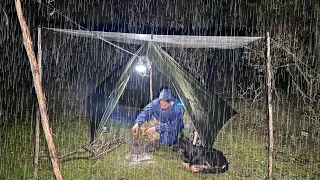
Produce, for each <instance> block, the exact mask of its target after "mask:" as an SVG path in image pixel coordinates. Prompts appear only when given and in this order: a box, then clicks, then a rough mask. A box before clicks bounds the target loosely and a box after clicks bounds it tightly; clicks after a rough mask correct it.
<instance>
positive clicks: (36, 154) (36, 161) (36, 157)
mask: <svg viewBox="0 0 320 180" xmlns="http://www.w3.org/2000/svg"><path fill="white" fill-rule="evenodd" d="M38 65H39V75H40V84H41V81H42V48H41V27H40V26H38ZM35 126H36V127H35V144H34V161H33V178H34V179H37V178H38V167H39V149H40V148H39V146H40V145H39V144H40V143H39V134H40V110H39V107H38V108H37V114H36V123H35Z"/></svg>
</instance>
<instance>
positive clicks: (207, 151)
mask: <svg viewBox="0 0 320 180" xmlns="http://www.w3.org/2000/svg"><path fill="white" fill-rule="evenodd" d="M179 145H180V147H179V152H180V155H181V161H182V165H183V166H184V167H185V168H186V169H188V170H190V171H191V172H194V173H196V172H198V173H212V174H218V173H224V172H226V171H227V170H228V161H227V159H226V157H225V156H224V155H223V153H222V152H221V151H219V150H216V149H214V148H206V147H203V146H195V145H193V144H192V142H190V141H189V140H187V139H185V138H183V139H180V142H179Z"/></svg>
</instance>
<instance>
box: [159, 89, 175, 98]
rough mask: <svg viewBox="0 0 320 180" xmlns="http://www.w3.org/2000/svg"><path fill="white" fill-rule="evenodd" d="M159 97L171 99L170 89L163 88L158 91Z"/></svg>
mask: <svg viewBox="0 0 320 180" xmlns="http://www.w3.org/2000/svg"><path fill="white" fill-rule="evenodd" d="M160 99H166V100H171V101H172V100H173V97H172V94H171V90H170V89H163V90H162V91H161V92H160V95H159V100H160Z"/></svg>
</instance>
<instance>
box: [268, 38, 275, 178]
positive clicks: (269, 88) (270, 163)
mask: <svg viewBox="0 0 320 180" xmlns="http://www.w3.org/2000/svg"><path fill="white" fill-rule="evenodd" d="M267 74H268V76H267V86H268V116H269V168H268V177H269V180H272V167H273V143H274V139H273V117H272V115H273V113H272V71H271V56H270V35H269V32H267Z"/></svg>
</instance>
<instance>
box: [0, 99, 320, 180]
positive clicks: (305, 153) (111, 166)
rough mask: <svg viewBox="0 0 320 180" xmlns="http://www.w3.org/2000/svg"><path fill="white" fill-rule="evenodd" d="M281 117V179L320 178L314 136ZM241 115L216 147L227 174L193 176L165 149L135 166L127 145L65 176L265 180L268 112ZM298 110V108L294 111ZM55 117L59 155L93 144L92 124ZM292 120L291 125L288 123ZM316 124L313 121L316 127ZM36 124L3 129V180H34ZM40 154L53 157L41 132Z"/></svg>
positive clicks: (44, 166) (69, 167) (242, 106)
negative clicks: (223, 157) (128, 157)
mask: <svg viewBox="0 0 320 180" xmlns="http://www.w3.org/2000/svg"><path fill="white" fill-rule="evenodd" d="M276 107H277V109H278V111H276V112H275V114H276V115H275V123H274V125H275V151H274V158H275V160H274V169H273V170H274V177H275V179H320V172H319V169H320V152H319V145H318V144H314V143H311V141H310V137H304V136H302V135H301V133H300V132H301V131H308V129H307V127H310V125H311V124H309V125H306V124H305V125H304V126H301V124H303V123H306V122H303V123H302V122H300V121H299V119H298V118H295V119H294V113H293V112H289V111H288V108H287V109H286V108H285V107H286V106H285V105H283V106H282V107H280V105H278V106H276ZM237 108H238V111H239V112H240V113H239V114H237V115H236V116H234V117H233V118H232V120H230V121H229V122H228V123H227V124H226V125H225V126H224V127H223V129H222V130H221V131H220V133H219V136H218V137H217V139H216V142H215V144H214V147H215V148H217V149H219V150H221V151H222V152H224V154H225V155H226V157H227V159H228V161H229V163H230V166H229V170H228V171H227V172H226V173H224V174H218V175H211V174H192V173H190V172H187V171H186V170H184V169H183V168H182V166H181V163H180V157H179V155H178V154H177V153H175V152H171V151H170V150H169V149H168V148H167V147H165V146H162V147H161V148H160V149H159V150H158V151H156V152H153V153H149V155H151V156H152V160H153V161H154V162H155V163H153V164H143V165H129V164H128V161H127V160H126V155H127V154H128V152H129V150H130V146H129V145H127V144H124V145H121V146H120V147H119V148H117V149H116V150H114V151H112V152H110V153H109V154H107V155H106V156H105V157H104V158H103V159H100V160H96V159H86V160H74V161H68V162H64V163H61V164H60V166H61V171H62V174H63V177H64V179H67V180H69V179H70V180H71V179H74V180H78V179H80V180H82V179H83V180H104V179H114V180H120V179H146V180H147V179H170V180H176V179H182V180H187V179H221V180H224V179H226V180H229V179H265V178H266V177H267V169H268V144H267V143H268V131H267V120H266V116H265V111H264V110H263V108H259V107H258V106H249V105H248V104H247V103H244V102H241V103H238V104H237ZM292 110H296V109H292ZM57 117H58V116H56V117H53V118H51V121H52V122H51V127H52V129H53V131H54V133H55V134H56V137H55V138H54V140H55V145H56V149H57V151H58V153H59V154H64V153H67V152H70V151H73V150H76V149H79V148H80V147H82V146H85V145H87V142H88V136H89V133H88V131H89V130H88V123H87V119H86V118H84V117H81V116H80V115H75V116H71V115H70V114H69V115H61V116H60V117H59V118H57ZM288 118H290V119H289V120H290V122H289V123H288ZM310 123H311V122H310ZM33 131H34V129H33V124H32V123H31V124H30V123H29V124H27V123H26V124H24V125H23V124H22V125H17V124H16V125H14V124H13V125H9V124H8V123H5V124H3V125H2V126H1V127H0V141H1V149H0V158H1V161H0V179H1V180H9V179H32V169H33V141H34V139H33V138H34V136H33ZM40 143H41V147H40V150H41V151H40V155H47V154H48V152H47V148H46V141H45V139H44V136H43V134H42V132H41V141H40ZM40 162H41V163H40V167H39V179H41V180H42V179H46V180H47V179H55V176H54V174H53V170H52V167H51V164H50V163H48V162H45V161H40Z"/></svg>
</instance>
